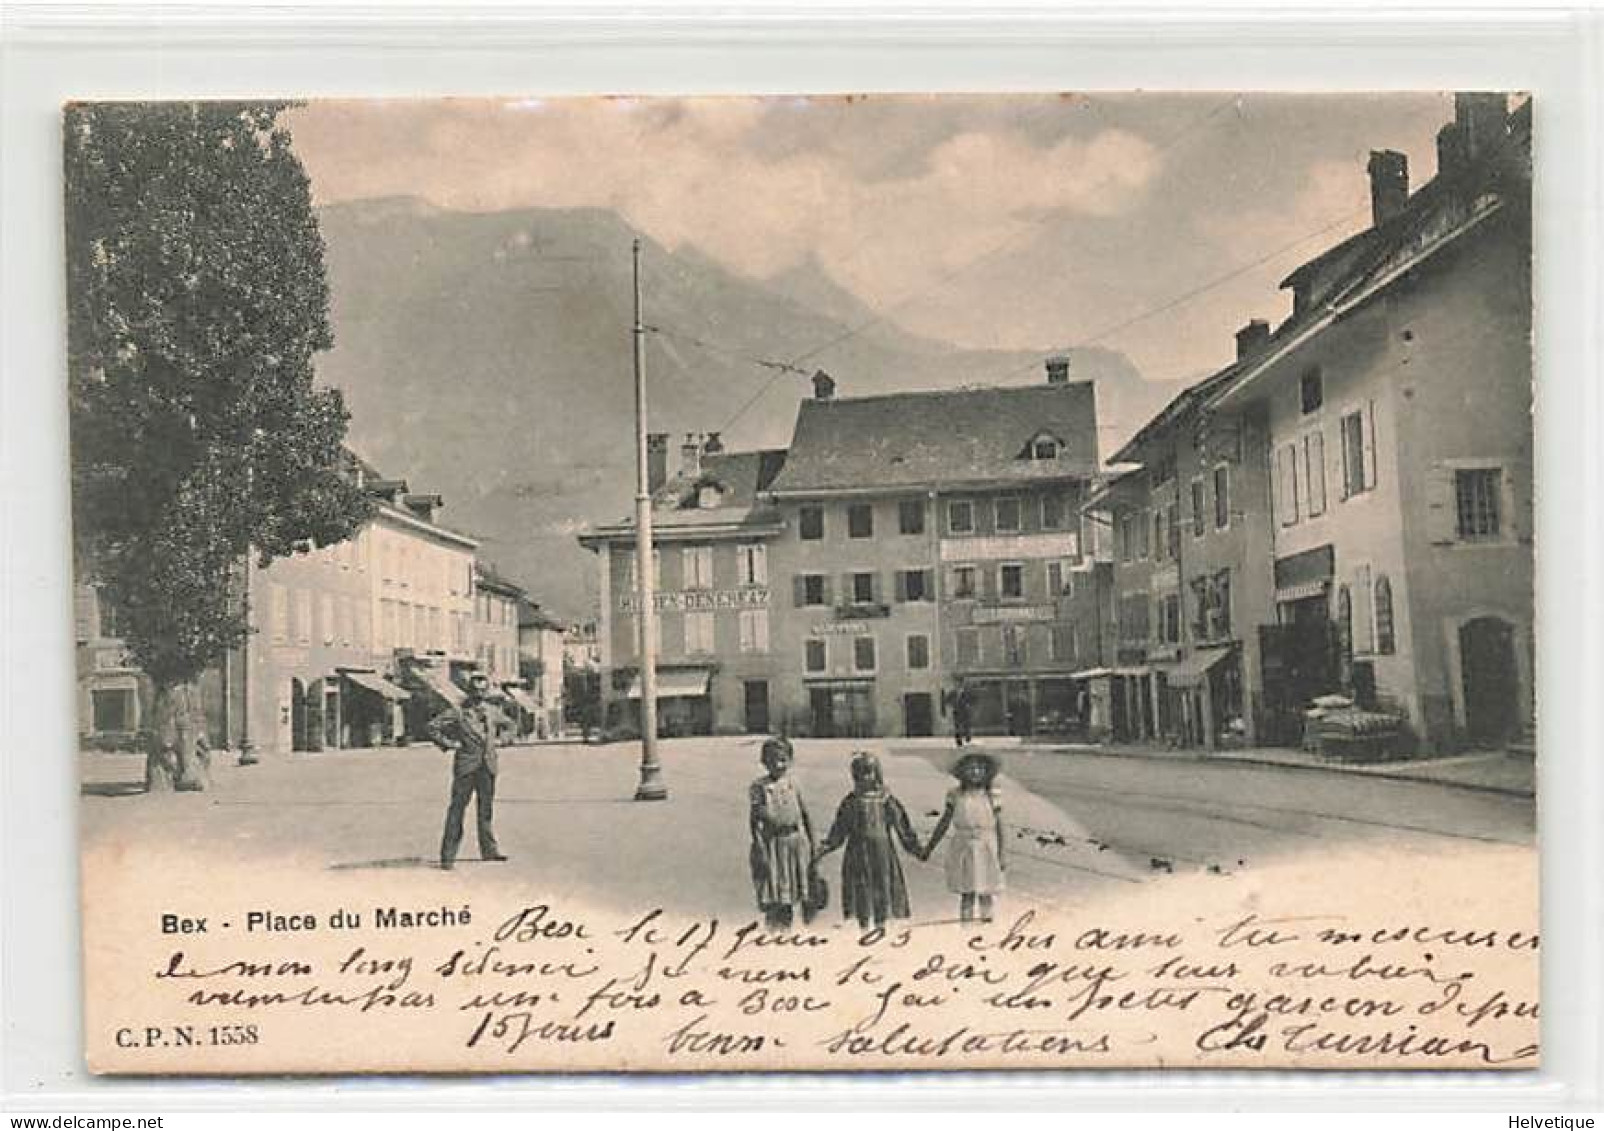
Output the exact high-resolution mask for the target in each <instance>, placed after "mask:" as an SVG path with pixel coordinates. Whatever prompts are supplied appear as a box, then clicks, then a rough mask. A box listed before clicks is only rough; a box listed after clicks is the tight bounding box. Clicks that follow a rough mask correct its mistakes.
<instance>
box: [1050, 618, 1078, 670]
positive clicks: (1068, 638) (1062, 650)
mask: <svg viewBox="0 0 1604 1131" xmlns="http://www.w3.org/2000/svg"><path fill="white" fill-rule="evenodd" d="M1047 654H1048V659H1050V660H1051V661H1052V662H1053V663H1055V664H1070V663H1074V662H1075V626H1074V625H1072V624H1055V625H1053V626H1052V627H1051V628H1050V629H1049V631H1048V633H1047Z"/></svg>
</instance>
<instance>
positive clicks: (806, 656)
mask: <svg viewBox="0 0 1604 1131" xmlns="http://www.w3.org/2000/svg"><path fill="white" fill-rule="evenodd" d="M824 644H825V642H824V641H823V640H808V641H804V642H803V645H802V654H803V658H802V664H803V667H804V668H805V669H806V670H807V671H810V672H822V671H823V670H824V666H825V653H824Z"/></svg>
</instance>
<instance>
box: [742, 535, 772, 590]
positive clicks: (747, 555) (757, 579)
mask: <svg viewBox="0 0 1604 1131" xmlns="http://www.w3.org/2000/svg"><path fill="white" fill-rule="evenodd" d="M735 561H736V568H737V570H738V571H739V574H740V582H741V584H742V585H767V584H768V583H769V548H768V547H767V546H765V545H763V543H761V542H749V543H747V544H745V545H743V546H741V547H740V548H739V549H738V550H737V551H736V554H735Z"/></svg>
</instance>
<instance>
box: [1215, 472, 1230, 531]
mask: <svg viewBox="0 0 1604 1131" xmlns="http://www.w3.org/2000/svg"><path fill="white" fill-rule="evenodd" d="M1230 525H1231V469H1230V467H1229V466H1227V465H1226V464H1223V463H1222V464H1220V465H1219V466H1218V467H1216V468H1215V469H1214V529H1216V530H1224V529H1225V528H1226V527H1227V526H1230Z"/></svg>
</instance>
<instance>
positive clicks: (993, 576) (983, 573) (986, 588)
mask: <svg viewBox="0 0 1604 1131" xmlns="http://www.w3.org/2000/svg"><path fill="white" fill-rule="evenodd" d="M978 572H979V573H980V595H981V596H982V597H983V598H985V599H986V600H988V601H995V600H996V599H997V572H998V571H997V569H996V568H993V567H992V566H984V565H983V566H980V567H978Z"/></svg>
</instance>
